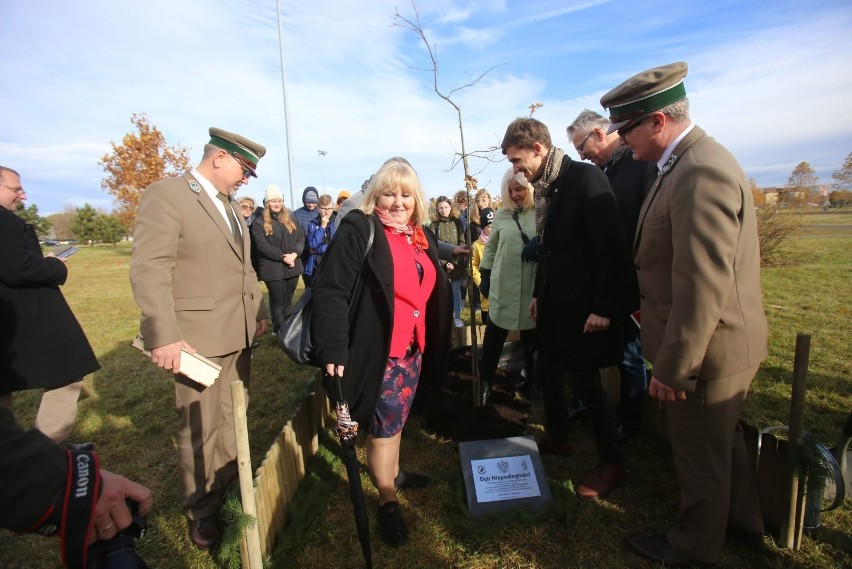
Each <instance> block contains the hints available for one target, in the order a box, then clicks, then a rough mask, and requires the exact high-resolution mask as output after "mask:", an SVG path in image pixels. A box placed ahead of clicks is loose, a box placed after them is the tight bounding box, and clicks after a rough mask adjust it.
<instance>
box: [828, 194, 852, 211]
mask: <svg viewBox="0 0 852 569" xmlns="http://www.w3.org/2000/svg"><path fill="white" fill-rule="evenodd" d="M828 201H829V202H831V205H832V207H849V206H852V192H849V191H845V190H834V191H833V192H829V194H828Z"/></svg>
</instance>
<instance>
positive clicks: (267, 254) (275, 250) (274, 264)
mask: <svg viewBox="0 0 852 569" xmlns="http://www.w3.org/2000/svg"><path fill="white" fill-rule="evenodd" d="M293 223H294V224H295V225H296V231H293V232H290V231H288V230H287V228H286V227H284V225H283V224H282V223H281V222H280V221H278V220H277V219H275V218H273V219H272V235H267V234H266V232H265V230H264V229H263V216H262V215H261V216H259V217H257V218H255V220H254V221H253V222H252V224H251V246H252V249H253V250H255V251H257V276H258V278H259V279H260V280H262V281H264V282H266V281H280V280H281V279H289V278H292V277H298V276H299V275H301V274H302V273H303V272H305V268H304V265H303V264H302V259H301V258H300V257H299V256H298V255H301V254H302V251H303V250H304V249H305V230H304V229H302V226H301V225H299V221H298V220H296V219H293ZM285 253H296V254H297V257H296V263H295V265H293V267H288V266H287V265H285V264H284V261H282V260H281V256H282V255H284V254H285Z"/></svg>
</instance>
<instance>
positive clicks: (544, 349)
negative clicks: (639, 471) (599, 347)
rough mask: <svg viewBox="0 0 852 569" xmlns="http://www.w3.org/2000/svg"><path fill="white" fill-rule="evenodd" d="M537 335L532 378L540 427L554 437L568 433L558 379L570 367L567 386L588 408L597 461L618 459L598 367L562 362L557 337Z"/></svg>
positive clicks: (564, 400) (612, 415)
mask: <svg viewBox="0 0 852 569" xmlns="http://www.w3.org/2000/svg"><path fill="white" fill-rule="evenodd" d="M542 336H543V335H541V334H540V335H539V338H538V362H537V365H536V379H537V381H538V385H539V387H540V389H541V396H542V399H543V400H544V415H545V420H544V428H545V431H547V434H548V436H549V437H550V438H551V439H553V440H554V441H566V440H567V439H568V436H569V422H568V397H567V395H566V393H565V385H564V382H563V380H562V372H563V370H570V371H569V372H568V375H569V377H570V379H571V389H572V391H573V394H574V397H576V398H578V399H580V400H581V401H582V402H583V404H584V405H585V406H586V409H587V410H588V412H589V420H590V422H591V425H592V431H593V432H594V436H595V445H596V446H597V450H598V459H599V460H600V462H611V463H619V464H620V463H622V462H624V451H623V449H622V448H621V446H620V445H619V444H618V439H617V437H616V432H615V411H614V410H613V408H612V405H611V404H610V402H609V400H608V399H607V397H606V392H605V391H604V388H603V385H602V384H601V373H600V371H599V370H598V369H588V370H582V369H576V368H575V367H574V365H576V364H574V363H573V362H564V361H563V358H562V355H561V350H560V349H559V341H558V338H554V337H553V336H550V337H546V336H545V337H542Z"/></svg>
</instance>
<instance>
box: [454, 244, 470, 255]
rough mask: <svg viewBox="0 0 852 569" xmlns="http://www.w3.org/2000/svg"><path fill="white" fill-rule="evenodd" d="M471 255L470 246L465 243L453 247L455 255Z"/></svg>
mask: <svg viewBox="0 0 852 569" xmlns="http://www.w3.org/2000/svg"><path fill="white" fill-rule="evenodd" d="M468 255H470V247H468V246H467V245H465V244H462V245H456V246H455V247H453V257H467V256H468Z"/></svg>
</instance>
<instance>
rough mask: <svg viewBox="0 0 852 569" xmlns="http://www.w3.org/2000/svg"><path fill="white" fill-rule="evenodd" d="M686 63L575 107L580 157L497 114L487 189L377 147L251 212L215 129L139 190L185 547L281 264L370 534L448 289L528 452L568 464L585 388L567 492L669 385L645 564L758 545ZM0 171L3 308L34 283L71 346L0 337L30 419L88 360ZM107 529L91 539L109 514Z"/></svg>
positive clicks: (643, 547)
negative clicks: (213, 374) (299, 307)
mask: <svg viewBox="0 0 852 569" xmlns="http://www.w3.org/2000/svg"><path fill="white" fill-rule="evenodd" d="M686 74H687V67H686V64H684V63H675V64H670V65H666V66H662V67H658V68H654V69H650V70H647V71H644V72H642V73H639V74H637V75H636V76H634V77H631V78H630V79H628V80H626V81H624V82H623V83H622V84H620V85H618V86H617V87H615V88H614V89H613V90H612V91H610V92H609V93H607V94H606V95H604V97H603V98H602V99H601V105H602V106H603V107H604V108H605V109H608V110H609V117H605V116H602V115H600V114H598V113H595V112H593V111H590V110H584V111H583V112H582V113H580V115H579V116H577V117H576V119H575V120H574V121H573V122H571V123H570V125H569V126H568V127H567V136H568V139H569V140H570V142H571V144H572V145H573V146H574V148H575V149H576V151H577V153H578V154H579V156H580V158H581V161H576V160H572V159H571V158H570V157H568V156H567V155H566V154H565V152H564V151H563V150H562V149H561V148H559V147H558V146H556V145H554V144H553V141H552V139H551V135H550V132H549V130H548V128H547V127H546V126H545V125H544V124H543V123H541V122H540V121H538V120H536V119H534V118H531V117H523V118H518V119H516V120H514V121H512V122H511V123H510V124H509V125H508V127H507V128H506V131H505V135H504V137H503V139H502V142H501V150H502V152H503V154H504V155H505V156H506V159H507V160H508V162H509V164H510V167H509V168H508V169H507V170H506V172H505V174H504V176H503V178H502V182H501V186H500V194H499V199H496V200H492V196H491V195H490V194H489V192H488V191H486V190H484V189H478V190H475V191H473V192H471V191H469V190H468V189H465V190H461V191H459V192H457V193H456V194H455V195H453V196H452V197H449V194H448V195H441V196H440V197H438V198H437V199H435V200H432V201H431V202H430V200H428V199H427V197H426V195H425V192H424V188H423V186H422V184H421V182H420V178H419V176H418V174H417V171H416V169H415V168H414V166H412V164H410V163H409V161H408V160H406V159H405V158H402V157H393V158H391V159H389V160H387V161H386V162H385V163H384V164H382V165H381V167H379V168H378V170H377V171H376V172H375V173H374V174H373V175H372V176H370V178H369V179H368V180H366V181H365V182H364V184H363V185H362V187H361V188H360V190H359V191H355V192H353V193H352V194H351V195H350V193H349V192H346V191H343V192H341V193H340V194H339V195H338V196H337V198H336V200H335V199H333V198H332V196H331V195H328V194H320V192H319V191H318V190H317V189H316V188H315V187H312V186H309V187H307V188H306V189H305V190H304V192H303V194H302V206H301V207H299V208H298V209H295V210H291V209H290V208H289V207H288V205H287V204H285V203H284V199H283V195H282V193H281V190H280V189H279V188H278V187H277V186H275V185H270V186H268V187H267V188H266V189H265V196H264V199H263V204H262V207H258V206H257V205H256V204H255V202H254V201H253V200H252V199H251V198H246V197H243V198H240V199H239V201H238V202H237V201H235V200H236V198H235V193H236V192H237V191H238V190H239V189H240V188H241V187H242V186H243V185H244V184H246V183H248V181H249V179H250V178H251V177H256V172H255V170H256V168H257V166H258V162H259V160H260V159H261V158H262V157H263V156H264V154H265V152H266V149H265V148H264V147H263V146H262V145H260V144H258V143H256V142H253V141H251V140H249V139H246V138H245V137H242V136H240V135H237V134H234V133H231V132H227V131H223V130H221V129H216V128H211V129H210V131H209V135H210V140H209V142H208V144H207V145H206V146H205V148H204V155H203V157H202V160H201V162H200V163H199V165H198V166H197V167H195V168H193V169H191V170H190V171H189V172H186V173H185V174H183V175H182V176H179V177H175V178H169V179H165V180H161V181H158V182H156V183H154V184H152V185H151V186H149V187H148V188H147V189H146V190H145V191H144V193H143V195H142V200H141V203H140V205H139V209H138V214H137V223H136V228H135V231H134V245H133V255H132V258H131V263H130V278H131V284H132V288H133V294H134V297H135V299H136V302H137V304H138V305H139V308H140V309H141V313H142V317H141V336H142V337H143V339H144V343H145V347H146V348H147V349H148V350H150V352H151V361H152V362H154V363H155V364H156V365H158V366H159V367H161V368H163V369H166V370H169V371H171V372H172V373H173V374H174V380H175V399H176V408H177V411H178V415H179V434H178V437H177V448H178V470H179V482H180V488H181V496H182V502H183V508H184V510H185V512H186V514H187V517H188V519H189V528H190V537H191V540H192V542H193V543H194V544H195V545H196V546H198V547H200V548H209V547H211V546H213V545H214V544H215V543H216V542H217V541H218V540H219V538H220V528H219V527H218V524H217V520H216V513H217V510H218V508H219V505H220V503H221V499H222V492H223V491H224V489H225V488H226V487H227V486H228V485H229V484H230V483H231V482H233V480H234V478H235V477H236V476H237V469H236V462H235V458H236V456H235V453H236V445H235V441H234V429H233V414H232V410H231V403H230V401H231V399H230V394H229V392H228V390H227V389H226V387H225V386H228V385H230V383H231V381H232V380H234V379H240V380H242V381H243V384H244V385H245V388H246V389H247V390H248V389H249V386H250V371H251V347H252V345H253V343H254V342H256V340H257V338H258V337H259V336H260V335H261V334H263V333H264V331H265V330H266V323H267V318H271V325H272V332H273V333H275V332H278V330H279V328H280V326H281V324H282V321H283V318H284V314H285V312H286V311H287V308H288V307H289V306H290V305H291V303H292V300H293V295H294V292H295V290H296V287H297V283H298V278H299V277H300V276H301V277H302V279H303V282H304V285H305V286H308V287H311V288H312V290H313V294H314V296H313V298H314V299H316V301H315V302H314V305H313V311H314V312H313V317H314V318H313V324H312V329H311V331H312V335H313V338H314V343H315V345H316V357H317V358H318V360H319V362H320V364H321V367H322V370H323V371H324V373H325V375H326V376H327V377H336V378H340V380H341V385H342V389H343V392H344V395H345V397H346V399H347V400H348V402H349V404H350V407H351V414H352V418H353V419H355V420H357V421H358V422H359V424H360V425H361V426H362V430H363V431H364V432H366V456H367V467H368V469H369V473H370V477H371V479H372V481H373V483H374V484H375V486H376V488H377V489H378V496H379V497H378V517H377V519H378V526H379V535H380V536H381V538H382V540H383V541H384V542H385V543H387V544H388V545H389V546H394V547H396V546H401V545H402V544H404V543H405V542H406V541H407V538H408V529H407V525H406V523H405V521H404V519H403V516H402V511H401V508H400V506H399V502H398V500H397V491H398V490H399V489H405V488H419V487H423V486H425V485H427V484H428V483H429V477H428V476H426V475H424V474H418V473H414V472H407V471H405V470H403V469H401V467H400V455H401V433H402V430H403V429H404V427H405V424H406V422H407V419H408V417H409V413H410V411H411V405H412V403H413V401H414V399H415V397H416V396H417V394H418V392H420V393H427V392H428V393H432V394H434V393H439V392H440V389H437V390H436V389H435V386H440V385H441V384H442V382H443V381H444V377H445V375H446V359H447V354H448V351H449V346H450V340H449V338H450V331H451V329H452V327H453V326H462V325H464V323H463V321H462V319H461V317H462V309H463V307H464V304H465V302H467V305H468V307H469V310H470V313H471V314H474V313H476V312H477V311H478V312H480V314H481V319H482V322H483V324H485V335H484V339H483V345H482V354H481V361H480V365H479V370H480V391H479V394H478V403H479V404H480V405H488V404H489V400H490V396H491V389H492V386H493V383H494V382H495V381H496V370H497V364H498V360H499V358H500V354H501V351H502V350H503V346H504V342H505V340H506V338H507V334H508V333H509V331H511V330H517V331H519V333H520V338H521V344H522V346H523V353H524V372H523V375H524V380H525V381H524V385H525V390H524V392H523V394H524V395H525V396H527V397H530V398H537V397H538V396H539V395H540V397H541V400H542V402H543V409H544V421H543V423H544V432H543V433H542V434H541V436H540V437H539V438H538V441H537V443H538V448H539V451H540V452H542V453H556V454H561V455H564V456H571V454H572V445H571V439H572V436H576V435H574V434H572V425H571V420H570V418H571V415H572V409H574V408H576V405H577V402H582V403H581V404H582V406H583V407H584V408H585V410H586V412H587V415H588V417H589V421H590V425H591V429H592V432H593V437H594V443H595V445H596V450H597V456H598V457H597V463H596V464H594V465H590V466H591V468H590V469H589V471H588V474H587V475H586V476H585V477H584V478H583V480H581V481H579V483H578V484H577V486H576V492H577V495H578V496H580V497H582V498H585V499H589V500H597V499H600V498H603V497H605V496H607V495H608V494H609V493H610V492H612V491H613V490H615V489H616V488H617V487H618V486H619V484H621V483H622V481H623V479H624V476H625V451H624V443H625V442H626V441H627V440H628V439H629V438H630V437H634V436H636V435H638V434H639V432H640V429H641V425H642V420H643V411H644V408H645V402H646V398H647V397H651V398H656V399H659V400H660V401H663V402H664V404H665V406H666V418H667V421H668V426H669V437H670V439H671V442H672V449H673V455H674V462H675V467H676V471H677V482H678V487H679V490H680V509H679V512H678V515H677V522H676V524H675V525H674V527H673V528H672V529H671V530H670V531H669V532H668V533H666V534H665V535H632V536H629V537H628V538H627V545H628V547H629V548H631V549H632V550H634V551H635V552H637V553H639V554H640V555H643V556H645V557H647V558H649V559H651V560H653V561H655V562H658V563H661V564H663V565H664V566H692V565H698V566H701V565H710V564H713V563H715V562H717V561H718V560H719V559H720V557H721V555H722V547H723V543H724V540H725V537H726V535H727V536H728V537H731V538H734V539H738V540H740V541H742V542H744V543H747V544H750V545H757V546H759V545H760V544H761V543H762V541H761V539H762V538H761V536H762V532H763V524H762V517H761V514H760V507H759V504H758V502H757V492H756V490H755V484H754V478H753V473H752V472H751V470H750V469H749V463H748V457H747V454H746V451H745V447H744V444H743V438H742V431H741V428H740V427H739V424H738V421H737V420H738V418H739V416H740V413H741V410H742V405H743V401H744V398H745V395H746V393H747V391H748V388H749V385H750V383H751V381H752V379H753V377H754V375H755V373H756V370H757V367H758V365H759V364H760V362H761V361H762V360H763V359H764V358H765V356H766V353H767V325H766V319H765V317H764V314H763V310H762V304H761V297H760V274H759V248H758V244H757V232H756V222H755V214H754V208H753V204H752V201H751V200H752V197H751V192H750V190H749V184H748V182H747V180H746V178H745V175H744V174H743V171H742V168H741V167H740V166H739V164H738V163H737V162H736V160H735V159H734V158H733V157H732V156H731V155H730V153H729V152H728V151H727V150H725V148H723V147H722V146H721V145H719V144H718V143H717V142H715V141H714V140H713V139H712V138H710V137H709V136H707V135H706V134H705V133H704V132H703V131H702V130H701V129H700V128H699V127H697V126H695V125H694V124H693V123H692V122H691V120H690V118H689V104H688V99H687V97H686V90H685V86H684V78H685V76H686ZM0 175H2V178H0V182H2V186H3V188H2V191H3V192H4V194H3V202H2V205H3V208H2V209H0V229H2V232H3V234H4V235H5V236H6V239H5V241H6V242H7V243H13V244H14V245H13V246H14V251H12V249H10V248H9V247H7V248H6V249H4V250H3V262H2V264H0V266H2V273H0V274H2V278H0V301H2V302H4V304H7V305H8V311H9V312H10V313H13V314H15V318H16V319H17V320H18V321H19V324H20V325H24V324H26V325H31V324H32V325H36V324H38V323H37V322H33V321H32V315H31V314H28V313H25V312H23V310H24V308H22V303H21V302H20V300H19V298H20V296H21V295H22V294H27V295H29V294H32V295H33V296H34V297H36V296H38V297H42V296H43V297H44V300H43V301H44V302H46V303H50V306H53V307H54V308H53V309H52V311H53V314H52V325H51V326H50V327H49V328H50V329H55V328H56V317H57V316H56V315H57V312H60V313H62V314H64V315H65V316H64V319H65V320H64V322H65V324H64V326H65V327H66V328H67V329H66V330H64V331H62V332H61V333H62V334H63V335H64V336H65V337H69V338H70V337H74V338H76V342H77V344H76V347H75V348H74V355H75V357H76V359H77V362H76V364H75V365H73V366H72V365H68V362H67V361H66V362H64V365H63V367H62V370H61V373H60V370H57V369H44V370H42V369H41V368H40V367H31V366H36V365H39V366H43V365H46V364H49V361H47V360H45V359H44V358H42V359H41V361H38V362H35V363H32V364H31V363H28V362H30V361H31V359H32V356H31V355H30V353H29V351H28V348H27V346H26V343H25V341H24V340H22V338H21V337H19V335H18V334H13V335H10V332H9V330H10V327H5V328H4V329H3V330H0V335H2V336H0V337H2V338H3V340H4V342H3V349H4V350H5V352H6V353H9V351H10V350H12V349H14V350H16V354H17V355H16V356H15V358H11V359H9V358H3V359H2V364H0V365H3V366H4V369H5V371H4V374H3V382H4V383H3V384H2V386H0V387H2V388H0V391H5V392H7V393H6V394H0V402H5V404H7V405H8V404H10V402H9V400H10V395H9V394H10V393H11V392H12V391H16V390H20V389H32V388H36V387H45V388H47V389H48V391H47V392H46V394H45V398H44V400H43V403H42V407H43V408H49V407H48V405H51V403H49V402H50V401H52V400H53V399H54V398H55V399H56V400H57V401H60V400H61V401H62V403H61V404H59V403H54V404H52V405H54V407H57V406H58V407H61V408H63V409H65V411H64V412H60V411H59V410H56V411H51V412H50V413H45V414H46V415H51V416H53V417H56V418H59V417H63V416H65V415H67V414H68V413H71V414H72V415H73V411H74V410H75V409H76V393H78V392H79V388H78V387H77V386H78V385H79V382H80V378H81V377H82V376H84V375H85V374H87V373H90V372H91V371H93V370H94V369H96V368H97V362H96V361H95V359H94V356H93V355H92V354H91V349H90V348H88V344H87V342H86V341H85V336H83V334H82V330H80V329H79V325H78V324H76V320H74V317H73V314H71V313H70V309H69V308H68V307H67V304H65V302H64V299H62V295H61V292H59V288H58V287H59V285H61V284H62V283H63V282H64V280H65V277H66V275H67V269H66V268H65V265H64V262H63V261H62V260H59V259H55V258H50V256H49V255H48V257H43V256H42V253H41V251H40V249H39V248H38V244H37V242H36V241H35V240H34V235H33V234H32V231H31V229H29V230H28V229H26V228H25V227H24V224H23V222H20V221H17V218H15V216H14V215H11V211H14V209H15V207H17V205H16V204H19V203H20V201H21V200H22V199H23V198H22V196H23V195H24V192H23V188H21V187H20V179H19V178H18V177H17V173H15V172H14V171H12V170H9V169H7V168H0ZM10 192H11V193H10ZM290 205H291V206H293V205H295V204H290ZM238 208H239V209H238ZM12 218H14V219H12ZM469 280H470V281H471V282H468V281H469ZM259 281H262V282H263V283H264V284H265V286H266V288H267V289H268V291H269V310H267V308H266V305H265V303H264V301H263V297H262V295H261V290H260V287H259V284H258V283H259ZM22 291H26V292H22ZM42 329H43V328H42ZM182 350H186V351H189V352H195V351H198V352H199V353H201V354H203V355H204V356H205V357H207V358H208V359H211V360H212V361H214V362H215V363H217V364H219V365H220V366H222V372H221V375H220V381H217V382H215V383H214V384H213V385H211V386H209V387H206V388H205V387H202V386H200V385H198V384H196V383H195V382H193V381H192V380H190V379H188V378H187V377H186V376H184V375H182V374H180V373H179V372H180V366H181V352H182ZM28 358H29V359H28ZM609 366H617V367H618V369H619V371H620V380H621V394H620V395H621V397H620V403H619V405H618V408H615V407H614V406H613V405H612V403H611V401H610V400H609V398H608V397H607V395H606V393H605V391H604V388H603V386H602V383H601V374H600V370H601V369H602V368H605V367H609ZM36 371H37V372H38V373H36ZM563 374H564V377H565V378H566V379H567V383H568V384H569V385H570V388H571V395H572V396H573V398H574V399H575V400H576V401H575V402H572V401H571V400H570V399H569V397H568V394H567V392H566V389H565V387H566V386H565V385H564V382H563ZM8 378H11V379H8ZM69 386H72V387H73V388H72V387H69ZM56 392H60V393H61V392H67V395H63V396H62V397H61V399H60V398H59V397H58V396H57V397H54V395H53V394H54V393H56ZM57 421H58V422H59V423H61V424H57V425H56V426H48V423H47V422H46V418H45V420H42V412H41V411H40V413H39V421H38V422H37V424H36V426H37V427H38V428H39V429H41V430H43V431H44V432H45V433H48V434H50V436H51V438H53V439H54V440H55V441H56V442H57V443H61V442H63V440H64V439H65V438H67V436H68V433H69V431H70V427H69V425H68V421H67V418H65V419H62V420H61V421H59V420H58V419H57ZM72 424H73V420H72ZM51 452H54V453H55V451H51ZM133 491H134V492H136V494H138V495H140V496H141V498H142V499H143V500H146V501H147V499H148V497H146V496H144V495H142V494H144V493H141V492H140V491H139V489H138V488H135V487H134V488H133ZM146 503H147V502H146ZM110 520H112V521H110ZM120 521H121V522H122V523H123V522H124V518H123V517H121V519H120ZM104 522H109V524H108V525H107V524H105V523H103V522H101V521H98V522H96V524H95V530H96V532H102V531H104V532H105V531H108V530H109V529H111V528H112V527H113V524H115V525H120V524H119V518H116V517H113V518H106V519H105V520H104ZM99 524H100V525H99Z"/></svg>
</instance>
